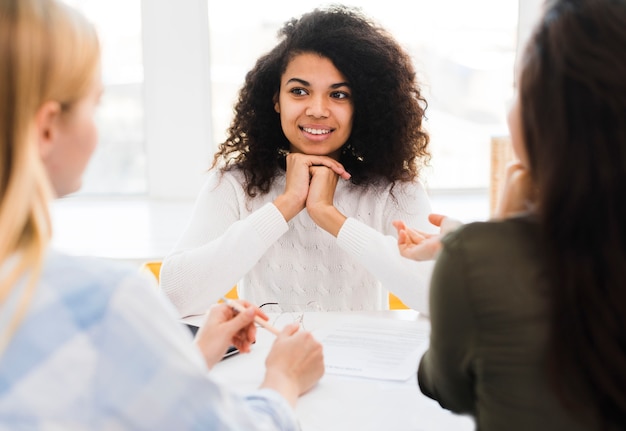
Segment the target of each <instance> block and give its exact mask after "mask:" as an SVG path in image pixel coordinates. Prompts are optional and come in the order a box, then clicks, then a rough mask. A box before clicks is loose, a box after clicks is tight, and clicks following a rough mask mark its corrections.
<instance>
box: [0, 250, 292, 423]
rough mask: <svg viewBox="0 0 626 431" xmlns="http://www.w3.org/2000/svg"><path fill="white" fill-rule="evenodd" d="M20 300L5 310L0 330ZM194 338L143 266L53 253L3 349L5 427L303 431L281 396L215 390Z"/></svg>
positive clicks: (0, 374)
mask: <svg viewBox="0 0 626 431" xmlns="http://www.w3.org/2000/svg"><path fill="white" fill-rule="evenodd" d="M5 264H6V263H5ZM0 270H1V267H0ZM15 299H16V295H15V290H14V291H13V296H10V297H9V299H8V301H5V303H4V304H2V305H1V308H0V325H1V326H2V327H5V328H6V324H7V322H8V319H9V316H10V315H12V313H13V310H14V306H15ZM191 341H192V339H191V334H190V333H189V331H187V330H186V329H185V328H184V327H183V325H181V324H180V323H179V322H177V321H176V313H175V311H174V309H173V306H172V305H171V304H170V303H169V302H168V301H167V300H166V299H165V297H164V296H161V295H160V293H159V290H158V289H157V288H156V287H155V284H154V283H151V280H150V279H148V278H147V277H145V276H144V275H143V274H141V273H139V271H138V270H137V269H136V268H134V267H131V266H124V265H120V264H117V263H112V262H108V261H104V260H97V259H90V258H77V257H70V256H66V255H62V254H59V253H55V252H51V253H50V254H49V256H48V258H47V260H46V265H45V267H44V272H43V275H42V278H41V280H40V283H39V285H38V286H37V290H36V293H35V297H34V300H33V301H32V302H31V305H30V307H29V309H28V313H27V315H26V317H25V319H24V320H23V321H22V323H21V325H20V326H19V328H18V330H17V331H16V333H15V334H14V335H13V337H12V339H11V341H10V342H9V344H8V346H7V348H6V349H5V351H4V352H0V430H2V431H5V430H11V431H18V430H37V431H57V430H58V431H61V430H63V431H73V430H89V431H94V430H106V431H108V430H111V431H113V430H150V431H159V430H164V431H184V430H246V431H249V430H296V429H298V424H297V421H296V418H295V416H294V412H293V410H292V408H291V406H290V405H289V404H288V403H287V402H286V401H285V400H284V399H283V398H282V397H281V396H280V395H279V394H278V393H276V392H274V391H272V390H267V389H266V390H258V391H255V392H252V393H250V394H249V395H248V396H246V397H242V396H240V395H236V394H233V393H231V392H229V391H228V390H227V389H225V388H223V387H220V386H218V385H217V384H216V383H214V382H213V381H212V380H211V378H210V377H209V370H208V369H207V367H206V364H205V362H204V359H203V358H202V355H201V353H200V352H199V351H198V350H197V349H196V348H195V347H194V345H193V344H192V342H191Z"/></svg>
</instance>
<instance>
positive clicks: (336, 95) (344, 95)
mask: <svg viewBox="0 0 626 431" xmlns="http://www.w3.org/2000/svg"><path fill="white" fill-rule="evenodd" d="M330 97H332V98H333V99H349V98H350V93H348V92H346V91H333V92H332V93H330Z"/></svg>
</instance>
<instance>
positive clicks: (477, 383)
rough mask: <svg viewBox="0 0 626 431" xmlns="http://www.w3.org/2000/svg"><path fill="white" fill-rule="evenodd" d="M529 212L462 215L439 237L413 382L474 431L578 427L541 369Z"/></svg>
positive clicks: (542, 326) (537, 273)
mask: <svg viewBox="0 0 626 431" xmlns="http://www.w3.org/2000/svg"><path fill="white" fill-rule="evenodd" d="M537 235H538V227H537V225H536V224H535V223H533V222H532V221H531V220H530V219H529V218H515V219H510V220H506V221H499V222H495V221H490V222H480V223H471V224H467V225H464V226H462V227H461V228H459V229H458V230H456V231H455V232H453V233H451V234H449V235H447V236H446V237H445V238H444V239H443V250H442V252H441V254H440V255H439V257H438V259H437V263H436V265H435V270H434V273H433V278H432V282H431V291H430V295H431V297H430V313H431V323H432V333H431V338H430V346H429V350H428V351H427V352H426V353H425V355H424V357H423V358H422V360H421V362H420V367H419V371H418V381H419V385H420V388H421V390H422V392H423V393H424V394H425V395H427V396H429V397H431V398H433V399H435V400H437V401H438V402H439V403H440V404H441V406H443V407H444V408H447V409H449V410H451V411H453V412H457V413H465V414H469V415H471V416H473V417H474V418H475V420H476V427H477V429H478V430H481V431H492V430H497V431H502V430H506V431H515V430H520V431H521V430H523V431H530V430H532V431H537V430H567V431H575V430H585V429H594V428H595V427H589V428H585V427H583V426H582V424H581V423H580V422H581V421H580V420H575V419H573V418H572V417H571V415H570V414H568V413H567V412H566V411H565V410H564V409H563V408H562V407H561V405H560V403H559V402H558V401H557V399H556V396H555V395H554V393H553V391H552V389H551V386H550V384H549V379H548V376H547V372H546V367H545V363H546V347H547V340H548V331H549V316H548V313H549V310H548V305H549V304H548V298H547V280H546V275H545V271H544V269H545V265H544V263H543V259H542V253H541V249H540V246H539V241H538V239H537Z"/></svg>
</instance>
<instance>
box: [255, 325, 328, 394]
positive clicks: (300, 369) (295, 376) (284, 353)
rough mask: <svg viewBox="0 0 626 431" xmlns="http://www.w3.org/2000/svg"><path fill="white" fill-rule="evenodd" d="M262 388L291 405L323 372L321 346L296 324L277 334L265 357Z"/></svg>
mask: <svg viewBox="0 0 626 431" xmlns="http://www.w3.org/2000/svg"><path fill="white" fill-rule="evenodd" d="M265 367H266V372H265V379H264V380H263V384H262V385H261V387H263V388H271V389H274V390H276V391H277V392H279V393H280V394H282V395H283V396H284V397H285V398H286V399H287V401H289V403H290V404H291V405H292V406H295V405H296V401H297V399H298V397H299V396H300V395H302V394H303V393H305V392H306V391H308V390H309V389H311V388H312V387H313V386H314V385H315V384H316V383H317V382H318V381H319V379H320V378H322V376H323V375H324V355H323V350H322V345H321V344H320V343H319V342H318V341H317V340H316V339H315V338H314V337H313V335H312V334H311V333H310V332H307V331H300V330H299V326H298V324H297V323H294V324H291V325H287V326H286V327H285V328H283V330H282V331H281V333H280V334H279V335H278V337H277V338H276V340H275V341H274V344H273V345H272V349H271V350H270V352H269V354H268V355H267V358H266V360H265Z"/></svg>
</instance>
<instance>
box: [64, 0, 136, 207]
mask: <svg viewBox="0 0 626 431" xmlns="http://www.w3.org/2000/svg"><path fill="white" fill-rule="evenodd" d="M65 2H66V3H68V4H70V5H72V6H74V7H76V8H78V9H80V10H82V11H83V13H84V14H85V15H86V16H87V17H88V18H89V19H90V20H91V21H92V22H93V23H94V25H95V26H96V27H97V30H98V34H99V36H100V44H101V49H102V79H103V83H104V86H105V92H104V94H103V97H102V100H101V103H100V107H99V109H98V111H97V112H98V113H97V117H96V122H97V124H98V126H99V134H100V140H99V144H98V147H97V148H96V151H95V154H94V156H93V158H92V159H91V162H90V164H89V167H88V169H87V171H86V172H85V177H84V181H83V187H82V189H81V191H80V192H79V194H83V195H96V194H130V195H132V194H145V193H146V191H147V190H148V183H147V177H146V151H145V145H144V143H145V139H144V127H143V121H144V119H143V63H142V43H141V3H140V0H108V1H106V2H101V1H94V0H65Z"/></svg>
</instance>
